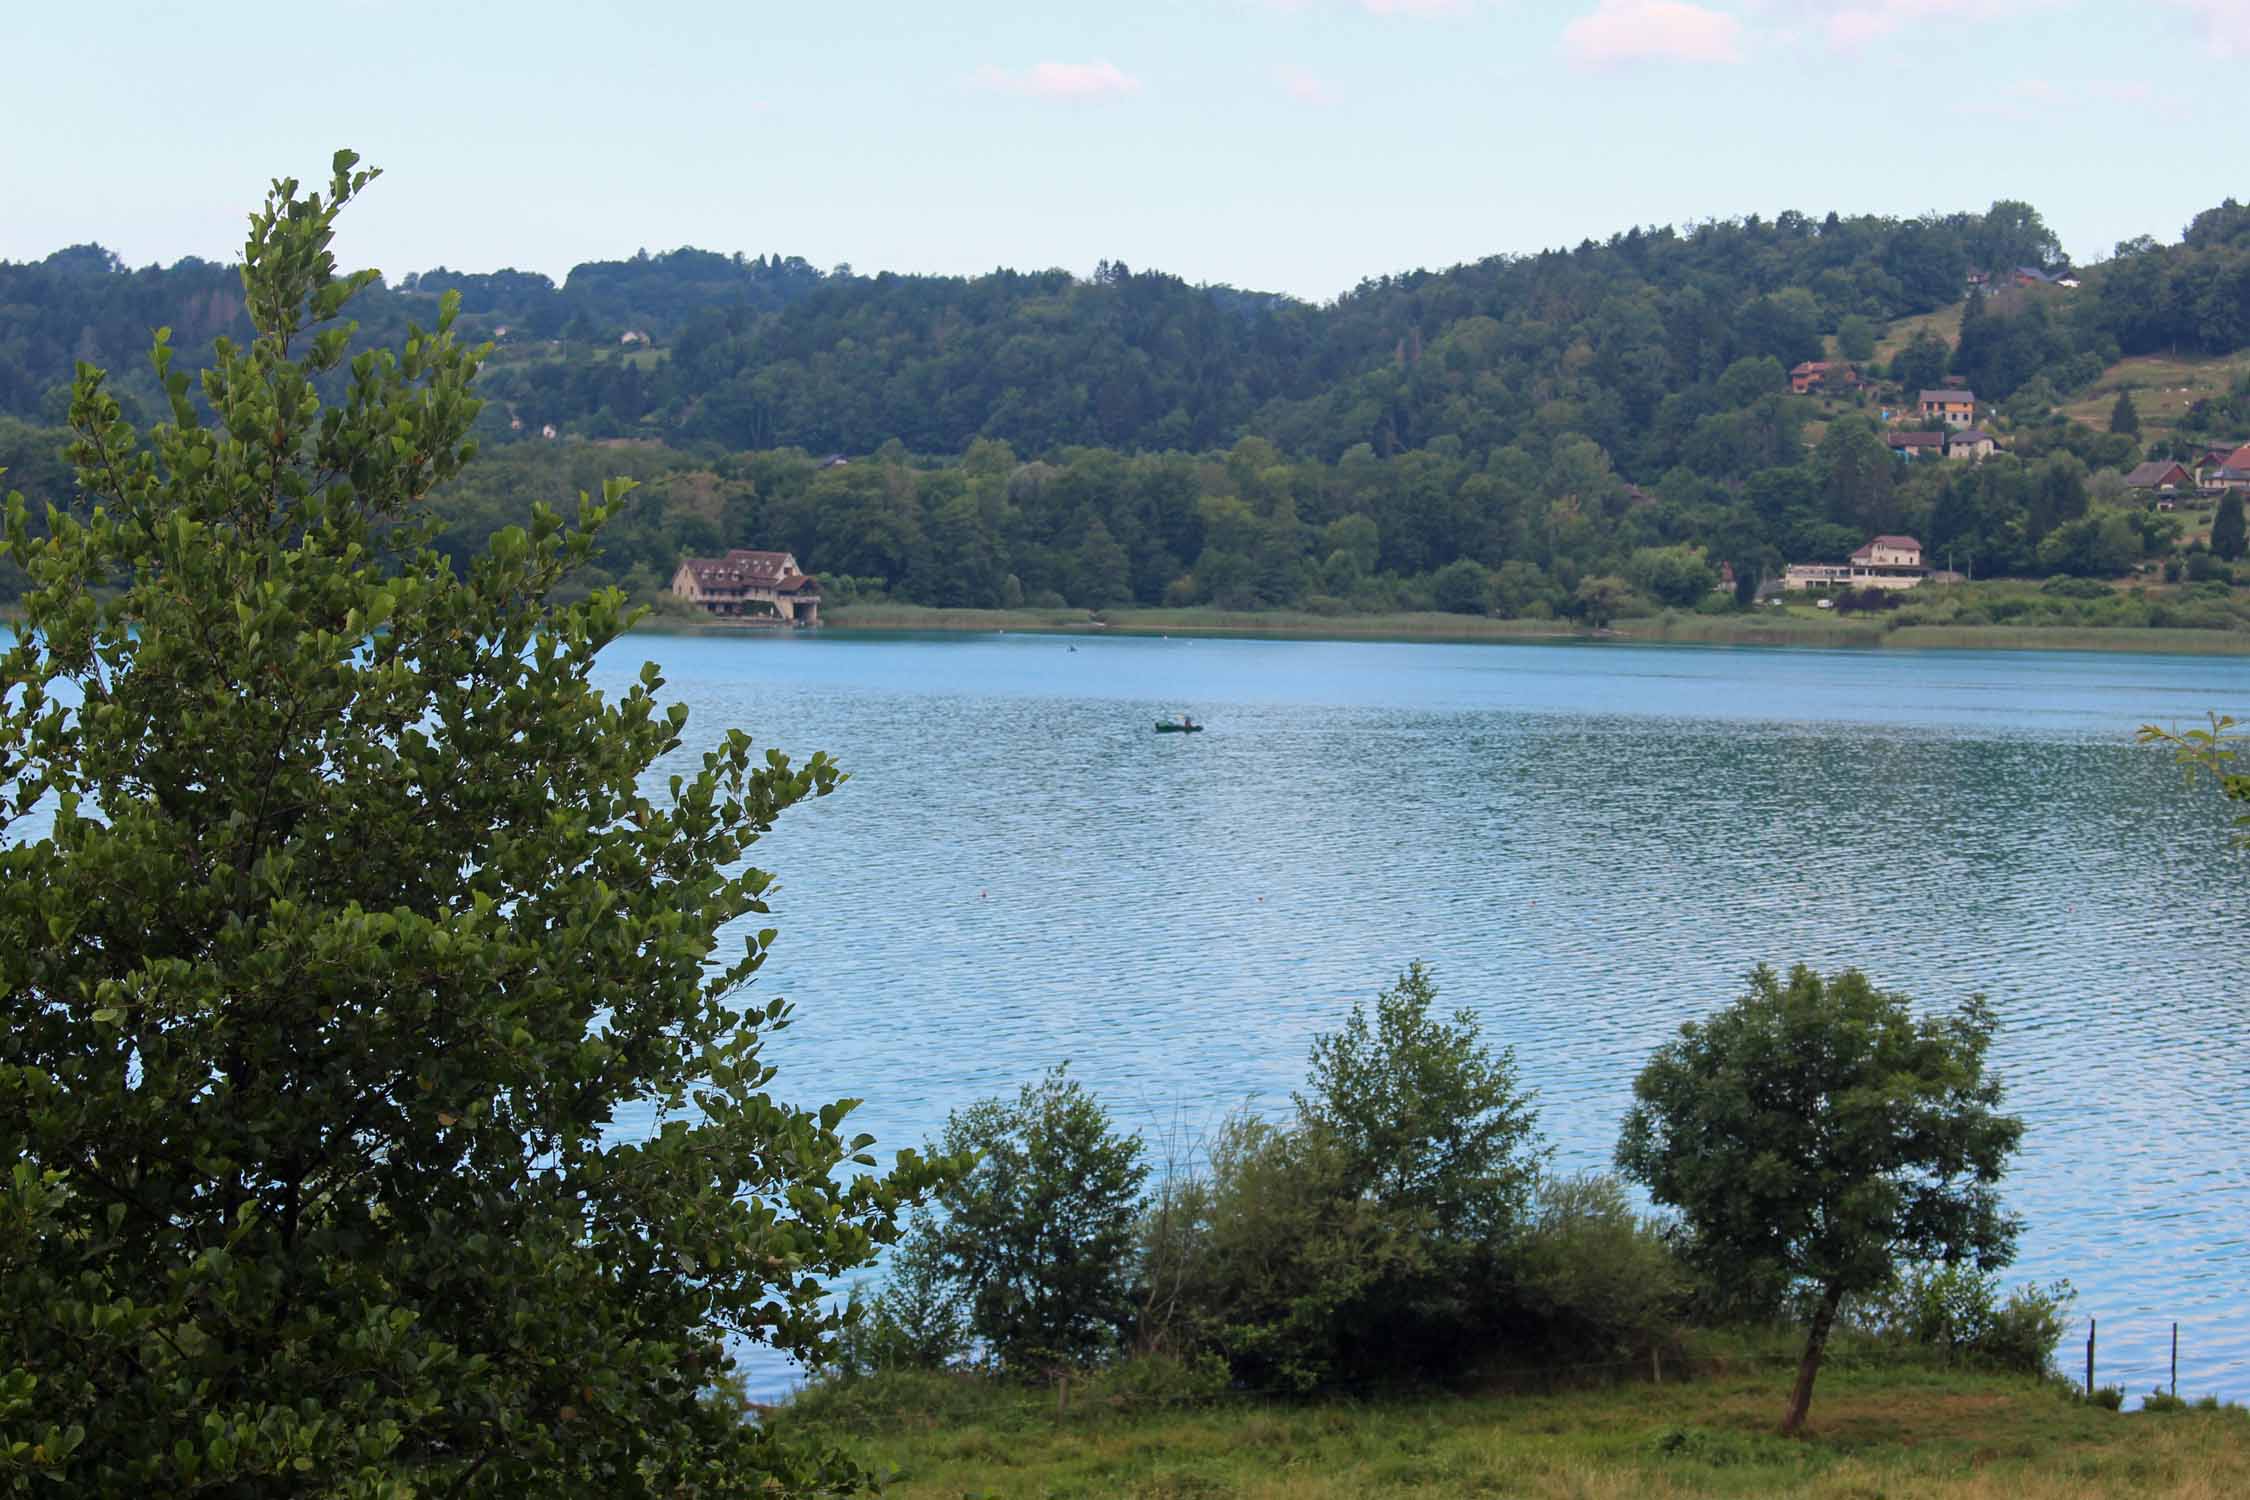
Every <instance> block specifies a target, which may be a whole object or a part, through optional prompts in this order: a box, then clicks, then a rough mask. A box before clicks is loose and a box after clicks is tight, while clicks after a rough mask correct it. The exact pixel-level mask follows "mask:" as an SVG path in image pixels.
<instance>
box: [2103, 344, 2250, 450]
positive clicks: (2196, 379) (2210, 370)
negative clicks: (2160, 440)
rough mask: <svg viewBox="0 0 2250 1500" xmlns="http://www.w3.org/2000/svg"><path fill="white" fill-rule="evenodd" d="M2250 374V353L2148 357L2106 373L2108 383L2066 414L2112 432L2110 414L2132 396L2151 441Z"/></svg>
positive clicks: (2124, 362)
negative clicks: (2121, 397)
mask: <svg viewBox="0 0 2250 1500" xmlns="http://www.w3.org/2000/svg"><path fill="white" fill-rule="evenodd" d="M2246 372H2250V350H2241V351H2237V352H2236V353H2233V354H2229V355H2225V356H2223V357H2218V356H2214V357H2203V356H2196V355H2189V356H2186V357H2184V358H2172V357H2170V356H2165V355H2143V356H2141V357H2139V358H2135V359H2121V360H2119V361H2118V362H2117V363H2116V364H2114V365H2111V366H2110V367H2109V368H2108V369H2107V370H2105V371H2103V372H2102V378H2101V379H2100V380H2097V381H2095V382H2094V384H2093V386H2092V388H2091V389H2089V390H2088V391H2086V393H2085V394H2084V395H2082V396H2080V397H2079V398H2078V399H2077V400H2075V401H2073V402H2071V403H2070V404H2069V405H2067V406H2065V407H2063V408H2062V411H2063V414H2064V415H2065V416H2067V417H2071V418H2073V419H2074V420H2076V421H2080V422H2084V423H2085V424H2086V425H2087V426H2089V427H2096V428H2100V429H2101V430H2103V431H2105V432H2106V431H2107V430H2108V429H2109V411H2110V408H2111V407H2112V406H2114V405H2115V404H2116V402H2117V393H2118V392H2119V391H2121V390H2130V391H2132V393H2133V405H2134V407H2135V408H2136V409H2138V410H2139V412H2140V414H2141V432H2142V436H2143V437H2144V438H2145V437H2146V436H2148V435H2149V434H2151V433H2154V432H2164V431H2169V430H2170V429H2171V428H2172V427H2174V426H2175V425H2177V424H2178V422H2179V420H2180V418H2182V417H2184V416H2186V415H2187V410H2188V408H2189V407H2191V406H2193V405H2194V404H2195V403H2196V402H2198V401H2201V400H2203V399H2204V398H2206V397H2210V396H2223V395H2225V394H2226V393H2227V391H2228V389H2229V388H2231V387H2232V386H2233V384H2234V382H2235V380H2236V379H2237V378H2239V377H2240V376H2242V375H2243V374H2244V373H2246Z"/></svg>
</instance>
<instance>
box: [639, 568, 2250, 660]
mask: <svg viewBox="0 0 2250 1500" xmlns="http://www.w3.org/2000/svg"><path fill="white" fill-rule="evenodd" d="M1974 587H1984V586H1983V585H1976V586H1974ZM2022 587H2025V588H2031V589H2034V590H2035V589H2036V585H2023V586H2022ZM821 619H822V620H823V622H825V623H826V624H827V625H828V626H829V627H831V628H834V629H839V630H933V631H934V630H952V631H994V630H1022V631H1035V632H1057V633H1073V632H1074V633H1081V634H1107V635H1219V636H1275V637H1282V638H1287V639H1296V640H1387V641H1415V640H1422V641H1529V640H1549V641H1570V640H1594V639H1597V638H1598V637H1597V636H1596V634H1595V633H1594V632H1591V631H1588V630H1585V629H1582V628H1581V627H1579V626H1577V625H1575V624H1573V623H1571V622H1569V621H1567V620H1496V619H1491V618H1489V617H1487V616H1483V615H1454V614H1434V613H1433V614H1382V615H1316V614H1309V613H1304V612H1301V611H1293V610H1270V611H1256V612H1247V611H1228V610H1215V609H1129V610H1110V611H1107V612H1105V613H1104V614H1103V615H1102V616H1101V619H1102V620H1103V621H1105V622H1106V623H1103V624H1097V623H1095V616H1094V614H1093V613H1092V612H1090V611H1087V610H1075V609H1045V610H998V609H929V608H925V607H922V606H918V605H905V604H859V605H851V606H847V607H844V608H838V609H832V610H827V611H824V612H823V613H822V615H821ZM664 623H679V624H685V622H664ZM688 628H692V626H689V627H688ZM1599 638H1606V639H1614V640H1624V641H1638V642H1652V641H1653V642H1668V643H1676V644H1698V645H1736V646H1816V647H1830V648H1835V647H1862V648H1875V647H1883V646H1900V647H1910V648H1915V649H1924V650H1930V649H1940V648H1948V647H1953V648H1960V649H1964V650H1976V651H1996V650H2018V651H2031V650H2049V651H2151V652H2165V653H2180V654H2189V655H2239V654H2244V653H2250V634H2246V633H2244V632H2241V631H2223V630H2150V629H2117V628H2110V629H2104V628H2098V627H2088V626H2024V625H1908V626H1895V625H1893V624H1891V623H1890V622H1889V621H1888V620H1887V619H1882V618H1877V617H1870V616H1859V617H1855V618H1850V619H1839V618H1838V617H1837V616H1836V615H1834V614H1833V613H1830V612H1828V611H1825V610H1821V611H1816V610H1815V609H1814V608H1813V607H1812V606H1811V605H1810V604H1798V603H1795V602H1792V603H1791V604H1790V605H1789V606H1788V607H1786V608H1783V609H1775V610H1760V611H1758V612H1757V613H1756V614H1743V615H1694V614H1668V615H1662V616H1654V617H1650V618H1644V619H1627V620H1619V621H1618V622H1617V624H1616V626H1615V627H1614V628H1613V629H1612V630H1610V631H1608V632H1607V633H1606V635H1605V636H1603V637H1599Z"/></svg>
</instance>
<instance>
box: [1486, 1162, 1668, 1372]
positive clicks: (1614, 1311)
mask: <svg viewBox="0 0 2250 1500" xmlns="http://www.w3.org/2000/svg"><path fill="white" fill-rule="evenodd" d="M1514 1271H1515V1277H1516V1283H1517V1286H1518V1289H1519V1291H1518V1295H1519V1296H1520V1297H1521V1298H1522V1300H1523V1303H1524V1306H1525V1308H1526V1309H1527V1310H1528V1311H1530V1312H1532V1313H1534V1314H1535V1315H1536V1316H1537V1317H1538V1318H1539V1320H1540V1321H1541V1323H1542V1324H1543V1325H1544V1331H1545V1337H1546V1340H1547V1345H1548V1348H1549V1349H1551V1350H1553V1351H1556V1352H1557V1353H1561V1354H1565V1355H1567V1356H1568V1357H1571V1358H1574V1359H1593V1360H1598V1359H1612V1358H1621V1357H1625V1356H1629V1355H1635V1354H1639V1353H1641V1352H1643V1351H1645V1350H1647V1349H1649V1348H1651V1347H1653V1346H1657V1345H1660V1344H1662V1343H1664V1342H1665V1341H1666V1339H1667V1337H1668V1335H1669V1334H1670V1333H1671V1332H1672V1330H1673V1329H1674V1327H1675V1326H1676V1325H1677V1323H1678V1320H1679V1317H1680V1313H1681V1311H1682V1307H1683V1305H1684V1303H1685V1300H1686V1297H1687V1295H1688V1291H1689V1279H1688V1276H1687V1274H1686V1272H1685V1271H1684V1269H1683V1268H1682V1267H1681V1265H1680V1262H1679V1260H1678V1258H1677V1257H1676V1256H1675V1255H1673V1253H1672V1249H1671V1247H1670V1246H1669V1245H1668V1244H1667V1243H1666V1242H1665V1239H1664V1236H1663V1234H1662V1232H1661V1231H1660V1230H1659V1229H1658V1228H1657V1226H1656V1225H1655V1224H1654V1223H1653V1222H1652V1221H1650V1220H1648V1219H1646V1218H1644V1217H1642V1216H1641V1215H1639V1214H1636V1213H1635V1212H1634V1211H1633V1208H1632V1204H1631V1203H1630V1202H1629V1201H1628V1200H1627V1198H1626V1196H1625V1189H1624V1187H1623V1186H1622V1185H1621V1184H1620V1183H1619V1182H1618V1181H1617V1179H1616V1178H1614V1177H1611V1176H1608V1175H1606V1174H1603V1173H1587V1174H1585V1175H1582V1176H1576V1177H1550V1178H1546V1179H1544V1180H1543V1181H1541V1182H1540V1184H1539V1187H1538V1190H1537V1191H1536V1192H1535V1193H1534V1194H1533V1198H1532V1209H1531V1219H1530V1224H1529V1227H1528V1228H1527V1230H1526V1232H1525V1234H1524V1236H1523V1240H1522V1243H1521V1245H1520V1247H1519V1248H1518V1250H1517V1252H1516V1254H1515V1257H1514Z"/></svg>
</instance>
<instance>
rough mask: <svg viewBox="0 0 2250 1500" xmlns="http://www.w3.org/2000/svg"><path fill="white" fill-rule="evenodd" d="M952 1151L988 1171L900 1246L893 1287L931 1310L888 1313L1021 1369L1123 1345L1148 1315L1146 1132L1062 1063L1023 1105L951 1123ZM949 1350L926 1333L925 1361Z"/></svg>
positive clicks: (962, 1114)
mask: <svg viewBox="0 0 2250 1500" xmlns="http://www.w3.org/2000/svg"><path fill="white" fill-rule="evenodd" d="M942 1149H943V1151H944V1153H945V1155H946V1157H947V1158H948V1159H952V1160H959V1161H967V1160H970V1159H971V1158H973V1159H974V1160H975V1165H974V1166H973V1167H971V1168H970V1169H969V1170H968V1171H967V1172H966V1173H965V1174H964V1175H963V1176H962V1177H960V1178H959V1180H957V1181H955V1182H953V1183H950V1184H948V1185H947V1186H946V1187H945V1189H944V1190H943V1191H942V1192H941V1193H940V1194H939V1195H938V1199H937V1203H936V1211H935V1212H932V1213H929V1214H925V1215H922V1216H921V1217H919V1218H918V1219H917V1220H916V1222H915V1225H914V1228H913V1230H912V1232H911V1233H910V1234H909V1235H908V1236H907V1239H906V1242H905V1244H904V1245H903V1246H902V1247H901V1249H900V1252H899V1256H898V1260H897V1264H896V1266H895V1268H894V1279H893V1283H892V1285H893V1290H894V1291H896V1292H897V1293H898V1294H899V1295H900V1296H902V1297H910V1298H916V1299H919V1301H920V1302H921V1303H922V1304H923V1305H922V1306H921V1307H919V1308H916V1309H914V1311H913V1314H912V1315H911V1316H908V1315H907V1313H908V1307H907V1304H906V1303H904V1302H900V1301H898V1300H896V1299H894V1301H893V1302H892V1303H890V1304H888V1305H885V1306H882V1307H879V1308H878V1313H879V1314H880V1315H882V1316H884V1317H885V1318H886V1319H887V1320H889V1321H893V1322H896V1323H897V1324H898V1325H899V1327H900V1329H901V1331H902V1332H906V1333H910V1334H911V1333H914V1332H915V1331H916V1330H926V1329H931V1328H938V1327H943V1326H945V1325H947V1324H948V1323H952V1324H955V1325H957V1326H959V1327H960V1328H961V1329H963V1330H964V1331H965V1332H966V1334H967V1336H968V1337H969V1338H971V1339H974V1340H975V1341H976V1342H977V1343H978V1344H979V1345H981V1346H982V1348H983V1352H984V1353H985V1354H986V1355H987V1356H988V1357H989V1358H991V1359H992V1360H994V1361H995V1362H996V1363H998V1364H1000V1365H1001V1366H1003V1367H1004V1368H1009V1369H1013V1370H1016V1371H1019V1372H1020V1371H1026V1370H1036V1369H1038V1368H1039V1367H1040V1366H1042V1365H1045V1364H1052V1363H1062V1364H1079V1363H1085V1362H1089V1361H1092V1360H1094V1359H1097V1358H1099V1357H1100V1356H1102V1355H1105V1354H1108V1353H1110V1352H1112V1351H1114V1350H1115V1349H1116V1348H1117V1347H1118V1345H1119V1343H1120V1341H1121V1340H1122V1338H1123V1336H1124V1331H1125V1330H1126V1329H1127V1328H1128V1327H1130V1326H1131V1324H1132V1323H1133V1321H1134V1317H1135V1313H1136V1307H1135V1303H1134V1299H1133V1278H1134V1266H1133V1255H1132V1251H1133V1241H1134V1231H1135V1229H1136V1228H1137V1226H1138V1224H1139V1220H1140V1214H1141V1198H1140V1192H1141V1185H1142V1183H1144V1182H1146V1181H1147V1180H1148V1170H1149V1169H1148V1165H1147V1163H1146V1162H1145V1161H1144V1160H1143V1159H1142V1149H1141V1142H1140V1139H1139V1137H1137V1136H1132V1135H1126V1134H1121V1133H1120V1132H1118V1131H1116V1130H1114V1129H1112V1128H1111V1126H1110V1119H1109V1112H1108V1111H1107V1110H1106V1109H1104V1108H1103V1107H1102V1105H1101V1102H1100V1101H1099V1100H1097V1099H1096V1098H1095V1097H1094V1096H1093V1095H1092V1094H1090V1093H1088V1092H1087V1091H1086V1089H1085V1086H1084V1085H1082V1084H1080V1083H1079V1082H1078V1081H1077V1080H1076V1079H1074V1078H1071V1077H1069V1076H1067V1075H1066V1073H1065V1072H1064V1070H1063V1069H1062V1068H1060V1067H1058V1068H1056V1069H1055V1070H1054V1071H1053V1072H1051V1073H1049V1074H1048V1075H1047V1076H1046V1077H1045V1078H1043V1079H1041V1080H1040V1081H1039V1082H1037V1083H1034V1084H1025V1085H1024V1086H1023V1088H1022V1089H1021V1090H1019V1091H1018V1092H1017V1094H1016V1097H1015V1099H1014V1100H1013V1101H1010V1100H1007V1099H985V1100H981V1101H979V1102H978V1103H976V1104H972V1105H970V1106H969V1107H968V1108H967V1109H965V1110H961V1111H959V1112H957V1113H955V1114H954V1115H952V1116H950V1117H949V1118H948V1119H947V1120H946V1122H945V1132H944V1135H943V1137H942ZM886 1295H890V1294H889V1293H886ZM907 1342H909V1343H912V1342H915V1340H913V1339H909V1340H907ZM938 1349H939V1346H938V1345H937V1343H935V1342H934V1341H932V1340H930V1339H929V1338H927V1337H926V1336H924V1337H922V1338H921V1339H920V1355H919V1362H922V1363H928V1362H930V1356H931V1355H932V1354H933V1353H936V1352H938Z"/></svg>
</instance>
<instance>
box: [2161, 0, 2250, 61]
mask: <svg viewBox="0 0 2250 1500" xmlns="http://www.w3.org/2000/svg"><path fill="white" fill-rule="evenodd" d="M2172 3H2173V4H2174V5H2176V6H2179V7H2180V8H2181V9H2182V10H2185V11H2187V12H2189V13H2190V14H2192V15H2194V16H2196V17H2197V18H2198V19H2200V20H2201V21H2202V23H2203V35H2204V36H2205V38H2206V39H2207V40H2208V41H2209V43H2210V45H2211V49H2212V50H2213V51H2214V52H2216V53H2217V54H2218V55H2220V56H2221V57H2250V3H2245V0H2172Z"/></svg>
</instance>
